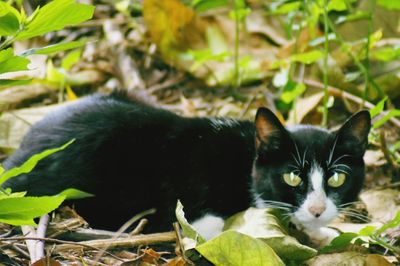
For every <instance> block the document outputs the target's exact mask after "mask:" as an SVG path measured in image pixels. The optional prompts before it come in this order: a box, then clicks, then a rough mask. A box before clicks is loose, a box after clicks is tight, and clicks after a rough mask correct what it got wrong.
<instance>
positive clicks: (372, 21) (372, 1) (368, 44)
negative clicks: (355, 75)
mask: <svg viewBox="0 0 400 266" xmlns="http://www.w3.org/2000/svg"><path fill="white" fill-rule="evenodd" d="M370 5H371V7H370V9H369V18H368V19H369V20H368V35H367V43H366V46H365V70H366V72H367V73H369V69H370V62H369V48H370V44H371V34H372V30H373V23H374V17H373V16H372V12H373V11H374V10H375V0H371V1H370ZM368 86H369V79H368V76H365V87H364V94H363V101H366V99H367V97H368Z"/></svg>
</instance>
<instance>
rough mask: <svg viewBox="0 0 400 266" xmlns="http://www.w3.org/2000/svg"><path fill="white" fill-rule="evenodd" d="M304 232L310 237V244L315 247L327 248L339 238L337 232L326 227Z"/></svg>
mask: <svg viewBox="0 0 400 266" xmlns="http://www.w3.org/2000/svg"><path fill="white" fill-rule="evenodd" d="M305 232H306V233H307V235H308V236H309V237H310V240H311V242H312V243H313V244H314V245H315V246H317V247H324V246H327V245H329V243H331V241H332V240H333V239H334V238H335V237H337V236H339V232H338V231H336V230H335V229H332V228H328V227H320V228H318V229H316V230H306V231H305Z"/></svg>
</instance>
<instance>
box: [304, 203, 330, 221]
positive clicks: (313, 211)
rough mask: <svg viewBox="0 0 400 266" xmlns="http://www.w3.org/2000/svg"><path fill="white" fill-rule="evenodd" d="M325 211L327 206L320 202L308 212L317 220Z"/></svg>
mask: <svg viewBox="0 0 400 266" xmlns="http://www.w3.org/2000/svg"><path fill="white" fill-rule="evenodd" d="M325 210H326V205H325V204H324V203H323V202H318V203H315V204H313V205H311V206H309V207H308V211H309V212H310V213H311V214H312V215H314V216H315V217H316V218H318V217H320V216H321V214H322V213H323V212H324V211H325Z"/></svg>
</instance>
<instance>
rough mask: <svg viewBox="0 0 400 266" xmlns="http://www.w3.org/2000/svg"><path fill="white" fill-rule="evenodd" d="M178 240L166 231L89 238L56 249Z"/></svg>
mask: <svg viewBox="0 0 400 266" xmlns="http://www.w3.org/2000/svg"><path fill="white" fill-rule="evenodd" d="M175 240H176V236H175V232H166V233H155V234H148V235H138V236H132V237H128V238H118V239H115V240H112V239H98V240H89V241H83V242H77V243H66V244H63V245H59V246H56V247H55V248H54V250H55V251H56V252H60V251H65V250H69V249H74V247H75V246H76V245H79V246H82V247H84V248H87V249H104V248H107V249H110V248H126V247H133V246H140V245H151V244H155V243H162V242H172V241H175Z"/></svg>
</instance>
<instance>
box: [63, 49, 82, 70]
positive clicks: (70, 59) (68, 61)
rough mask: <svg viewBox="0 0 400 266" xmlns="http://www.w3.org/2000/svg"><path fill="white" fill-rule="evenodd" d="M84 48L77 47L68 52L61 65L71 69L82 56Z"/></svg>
mask: <svg viewBox="0 0 400 266" xmlns="http://www.w3.org/2000/svg"><path fill="white" fill-rule="evenodd" d="M81 54H82V50H81V49H77V50H75V51H72V52H70V53H68V54H67V55H66V56H65V57H64V58H63V59H62V60H61V67H62V68H63V69H65V70H67V71H68V70H70V69H71V67H72V66H73V65H75V64H76V63H77V62H78V61H79V59H80V58H81Z"/></svg>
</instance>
